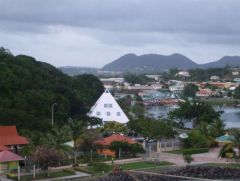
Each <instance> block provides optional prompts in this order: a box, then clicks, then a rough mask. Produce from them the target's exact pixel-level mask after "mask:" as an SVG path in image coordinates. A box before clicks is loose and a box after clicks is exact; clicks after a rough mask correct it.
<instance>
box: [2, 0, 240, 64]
mask: <svg viewBox="0 0 240 181" xmlns="http://www.w3.org/2000/svg"><path fill="white" fill-rule="evenodd" d="M239 9H240V1H237V0H210V1H209V0H179V1H177V0H131V1H129V0H121V1H117V0H101V1H99V0H81V1H79V0H48V1H39V0H21V1H19V0H0V46H5V47H6V48H9V49H11V50H12V51H13V52H16V53H26V54H31V55H32V56H36V57H37V58H39V59H42V60H43V61H48V62H50V63H53V64H54V65H84V66H88V65H89V66H98V67H99V66H102V65H104V64H105V63H108V62H110V61H112V60H114V59H115V58H118V56H121V55H122V54H125V53H129V52H134V53H139V54H141V53H162V54H168V53H170V54H171V53H174V52H179V53H183V54H185V55H187V56H189V57H190V58H193V59H194V60H196V61H198V62H204V60H211V59H212V60H214V59H218V58H220V57H221V56H223V55H225V54H234V55H235V54H240V52H239V51H240V50H238V49H239V45H240V41H239V40H240V21H239V18H240V11H239ZM210 47H211V49H209V48H210ZM199 52H202V53H199ZM69 59H70V60H69Z"/></svg>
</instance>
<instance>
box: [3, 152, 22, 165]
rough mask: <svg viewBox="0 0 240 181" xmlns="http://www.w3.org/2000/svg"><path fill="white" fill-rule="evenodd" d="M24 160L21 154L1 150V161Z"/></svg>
mask: <svg viewBox="0 0 240 181" xmlns="http://www.w3.org/2000/svg"><path fill="white" fill-rule="evenodd" d="M19 160H24V159H23V158H22V157H21V156H19V155H17V154H15V153H13V152H11V151H6V150H5V151H2V152H0V162H10V161H19Z"/></svg>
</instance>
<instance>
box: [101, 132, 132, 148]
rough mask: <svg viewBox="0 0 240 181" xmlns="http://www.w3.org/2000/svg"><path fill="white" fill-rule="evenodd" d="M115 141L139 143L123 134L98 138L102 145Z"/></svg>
mask: <svg viewBox="0 0 240 181" xmlns="http://www.w3.org/2000/svg"><path fill="white" fill-rule="evenodd" d="M114 141H120V142H128V144H135V143H137V142H136V141H134V140H132V139H130V138H129V137H127V136H124V135H121V134H113V135H111V136H109V137H106V138H102V139H100V140H98V141H97V142H96V143H97V144H100V145H103V146H109V145H111V143H112V142H114Z"/></svg>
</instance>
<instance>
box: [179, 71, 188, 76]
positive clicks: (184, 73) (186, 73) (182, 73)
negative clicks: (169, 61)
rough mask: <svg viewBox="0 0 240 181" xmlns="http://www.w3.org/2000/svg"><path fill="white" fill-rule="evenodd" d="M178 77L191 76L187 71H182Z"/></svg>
mask: <svg viewBox="0 0 240 181" xmlns="http://www.w3.org/2000/svg"><path fill="white" fill-rule="evenodd" d="M176 76H182V77H190V74H189V72H187V71H180V72H178V73H177V75H176Z"/></svg>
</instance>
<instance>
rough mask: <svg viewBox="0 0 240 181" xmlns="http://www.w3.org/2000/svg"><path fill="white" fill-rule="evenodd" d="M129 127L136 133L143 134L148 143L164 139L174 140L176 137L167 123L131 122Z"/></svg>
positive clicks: (151, 121)
mask: <svg viewBox="0 0 240 181" xmlns="http://www.w3.org/2000/svg"><path fill="white" fill-rule="evenodd" d="M128 127H129V129H131V130H133V131H135V132H136V133H139V134H141V135H142V136H143V137H144V138H145V140H146V142H149V141H150V140H156V139H157V140H161V139H162V138H172V137H174V135H175V131H174V130H173V128H172V126H171V125H170V124H168V123H167V122H165V121H157V120H152V119H138V120H130V121H129V122H128Z"/></svg>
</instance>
